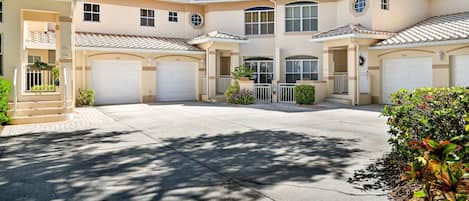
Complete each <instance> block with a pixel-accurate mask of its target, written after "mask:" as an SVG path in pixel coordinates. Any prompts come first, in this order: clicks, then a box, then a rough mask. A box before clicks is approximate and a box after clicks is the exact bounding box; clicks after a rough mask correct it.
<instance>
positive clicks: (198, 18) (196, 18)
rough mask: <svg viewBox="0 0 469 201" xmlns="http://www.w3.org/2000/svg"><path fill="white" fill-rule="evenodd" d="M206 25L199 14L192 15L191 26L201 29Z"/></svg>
mask: <svg viewBox="0 0 469 201" xmlns="http://www.w3.org/2000/svg"><path fill="white" fill-rule="evenodd" d="M203 23H204V19H203V18H202V16H201V15H200V14H198V13H194V14H192V15H191V24H192V25H193V26H195V27H201V26H202V25H203Z"/></svg>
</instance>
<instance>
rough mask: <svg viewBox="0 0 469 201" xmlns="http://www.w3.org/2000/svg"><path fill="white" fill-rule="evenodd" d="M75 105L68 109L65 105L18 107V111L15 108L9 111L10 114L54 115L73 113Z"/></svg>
mask: <svg viewBox="0 0 469 201" xmlns="http://www.w3.org/2000/svg"><path fill="white" fill-rule="evenodd" d="M72 112H73V107H67V108H66V109H65V108H63V107H40V108H21V109H17V110H16V112H14V110H9V111H8V116H13V117H16V116H29V117H32V116H40V115H54V114H58V115H60V114H66V113H72Z"/></svg>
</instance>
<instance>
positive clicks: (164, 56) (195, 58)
mask: <svg viewBox="0 0 469 201" xmlns="http://www.w3.org/2000/svg"><path fill="white" fill-rule="evenodd" d="M166 57H184V58H188V59H193V60H197V61H200V58H197V57H193V56H187V55H163V56H156V57H153V58H152V59H155V60H158V59H162V58H166Z"/></svg>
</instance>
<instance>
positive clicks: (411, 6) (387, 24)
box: [370, 0, 430, 32]
mask: <svg viewBox="0 0 469 201" xmlns="http://www.w3.org/2000/svg"><path fill="white" fill-rule="evenodd" d="M372 2H373V4H372V8H371V9H370V10H371V13H372V28H373V29H375V30H385V31H392V32H398V31H400V30H402V29H404V28H407V27H409V26H412V25H415V24H416V23H418V22H420V21H422V20H424V19H426V18H427V17H428V16H429V14H430V4H429V3H428V0H411V1H409V0H392V1H390V4H389V10H383V9H381V2H380V1H372Z"/></svg>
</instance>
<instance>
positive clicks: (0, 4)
mask: <svg viewBox="0 0 469 201" xmlns="http://www.w3.org/2000/svg"><path fill="white" fill-rule="evenodd" d="M1 22H3V1H2V0H0V23H1Z"/></svg>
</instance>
